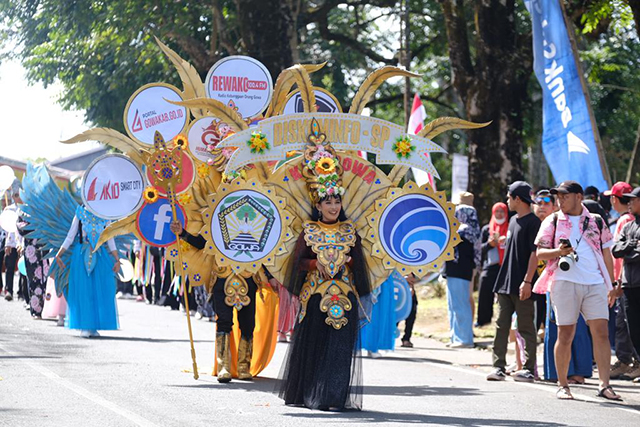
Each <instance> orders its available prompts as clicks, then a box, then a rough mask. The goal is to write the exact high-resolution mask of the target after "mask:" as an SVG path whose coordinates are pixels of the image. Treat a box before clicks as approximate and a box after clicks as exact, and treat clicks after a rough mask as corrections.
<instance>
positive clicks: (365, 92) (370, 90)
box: [349, 65, 420, 114]
mask: <svg viewBox="0 0 640 427" xmlns="http://www.w3.org/2000/svg"><path fill="white" fill-rule="evenodd" d="M396 76H404V77H420V75H419V74H414V73H411V72H409V71H407V70H403V69H402V68H398V67H393V66H391V65H387V66H386V67H382V68H379V69H377V70H376V71H374V72H373V73H371V74H369V75H368V76H367V78H366V79H365V80H364V82H362V84H361V85H360V88H359V89H358V92H357V93H356V95H355V96H354V98H353V101H352V102H351V108H349V113H352V114H362V110H364V107H366V106H367V104H368V103H369V101H370V100H371V97H372V96H373V94H374V93H375V92H376V90H378V88H379V87H380V85H381V84H382V83H384V82H385V80H387V79H389V78H391V77H396Z"/></svg>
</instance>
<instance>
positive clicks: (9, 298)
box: [4, 293, 13, 301]
mask: <svg viewBox="0 0 640 427" xmlns="http://www.w3.org/2000/svg"><path fill="white" fill-rule="evenodd" d="M4 299H5V300H7V301H13V295H11V294H9V293H8V294H6V295H5V296H4Z"/></svg>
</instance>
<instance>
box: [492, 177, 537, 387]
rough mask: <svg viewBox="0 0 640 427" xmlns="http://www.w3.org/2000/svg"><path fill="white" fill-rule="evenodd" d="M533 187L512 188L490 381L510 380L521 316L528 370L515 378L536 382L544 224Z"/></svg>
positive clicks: (496, 288)
mask: <svg viewBox="0 0 640 427" xmlns="http://www.w3.org/2000/svg"><path fill="white" fill-rule="evenodd" d="M531 193H532V190H531V186H530V185H529V184H528V183H526V182H524V181H516V182H514V183H513V184H511V185H510V186H509V192H508V195H507V197H508V205H509V210H511V211H515V212H516V215H514V216H513V217H512V218H511V220H510V221H509V230H508V231H507V241H506V245H505V252H504V258H503V262H502V266H501V267H500V272H499V273H498V277H497V279H496V284H495V286H494V288H493V291H494V292H495V293H496V294H498V306H499V313H498V319H497V321H496V336H495V339H494V341H493V367H494V368H495V370H494V371H493V372H492V373H490V374H489V375H488V376H487V380H489V381H503V380H504V379H505V377H506V374H505V367H506V365H507V360H506V354H507V344H508V341H509V331H510V330H511V317H512V316H513V313H514V312H515V313H516V314H517V316H518V332H519V333H520V335H521V336H522V338H524V341H525V358H526V360H525V363H524V366H525V369H523V370H521V371H518V372H516V373H515V374H514V375H513V379H514V380H515V381H525V382H533V380H534V372H535V368H536V331H535V326H534V317H535V306H534V302H533V299H531V283H532V282H533V280H534V278H535V275H536V269H537V267H538V258H537V257H536V247H535V245H534V240H535V237H536V235H537V233H538V229H539V228H540V220H539V219H538V217H537V216H535V215H534V214H533V212H531V205H532V204H533V200H532V199H531Z"/></svg>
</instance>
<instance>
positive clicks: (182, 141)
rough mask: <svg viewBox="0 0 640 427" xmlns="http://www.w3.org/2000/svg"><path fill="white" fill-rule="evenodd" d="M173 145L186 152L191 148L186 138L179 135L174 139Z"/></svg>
mask: <svg viewBox="0 0 640 427" xmlns="http://www.w3.org/2000/svg"><path fill="white" fill-rule="evenodd" d="M173 145H174V147H176V148H178V149H180V150H186V149H187V147H188V146H189V143H188V142H187V137H186V136H184V135H182V134H179V135H177V136H176V137H175V138H173Z"/></svg>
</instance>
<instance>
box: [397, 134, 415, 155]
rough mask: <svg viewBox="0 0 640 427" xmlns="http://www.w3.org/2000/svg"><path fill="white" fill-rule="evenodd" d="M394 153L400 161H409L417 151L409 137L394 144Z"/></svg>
mask: <svg viewBox="0 0 640 427" xmlns="http://www.w3.org/2000/svg"><path fill="white" fill-rule="evenodd" d="M392 149H393V152H394V153H396V155H397V156H398V159H401V158H403V157H404V158H405V159H408V158H409V157H410V156H411V153H413V152H414V151H415V150H416V146H415V145H413V144H412V143H411V138H409V137H408V136H406V135H405V136H403V137H401V138H396V142H395V143H394V144H393V147H392Z"/></svg>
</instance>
